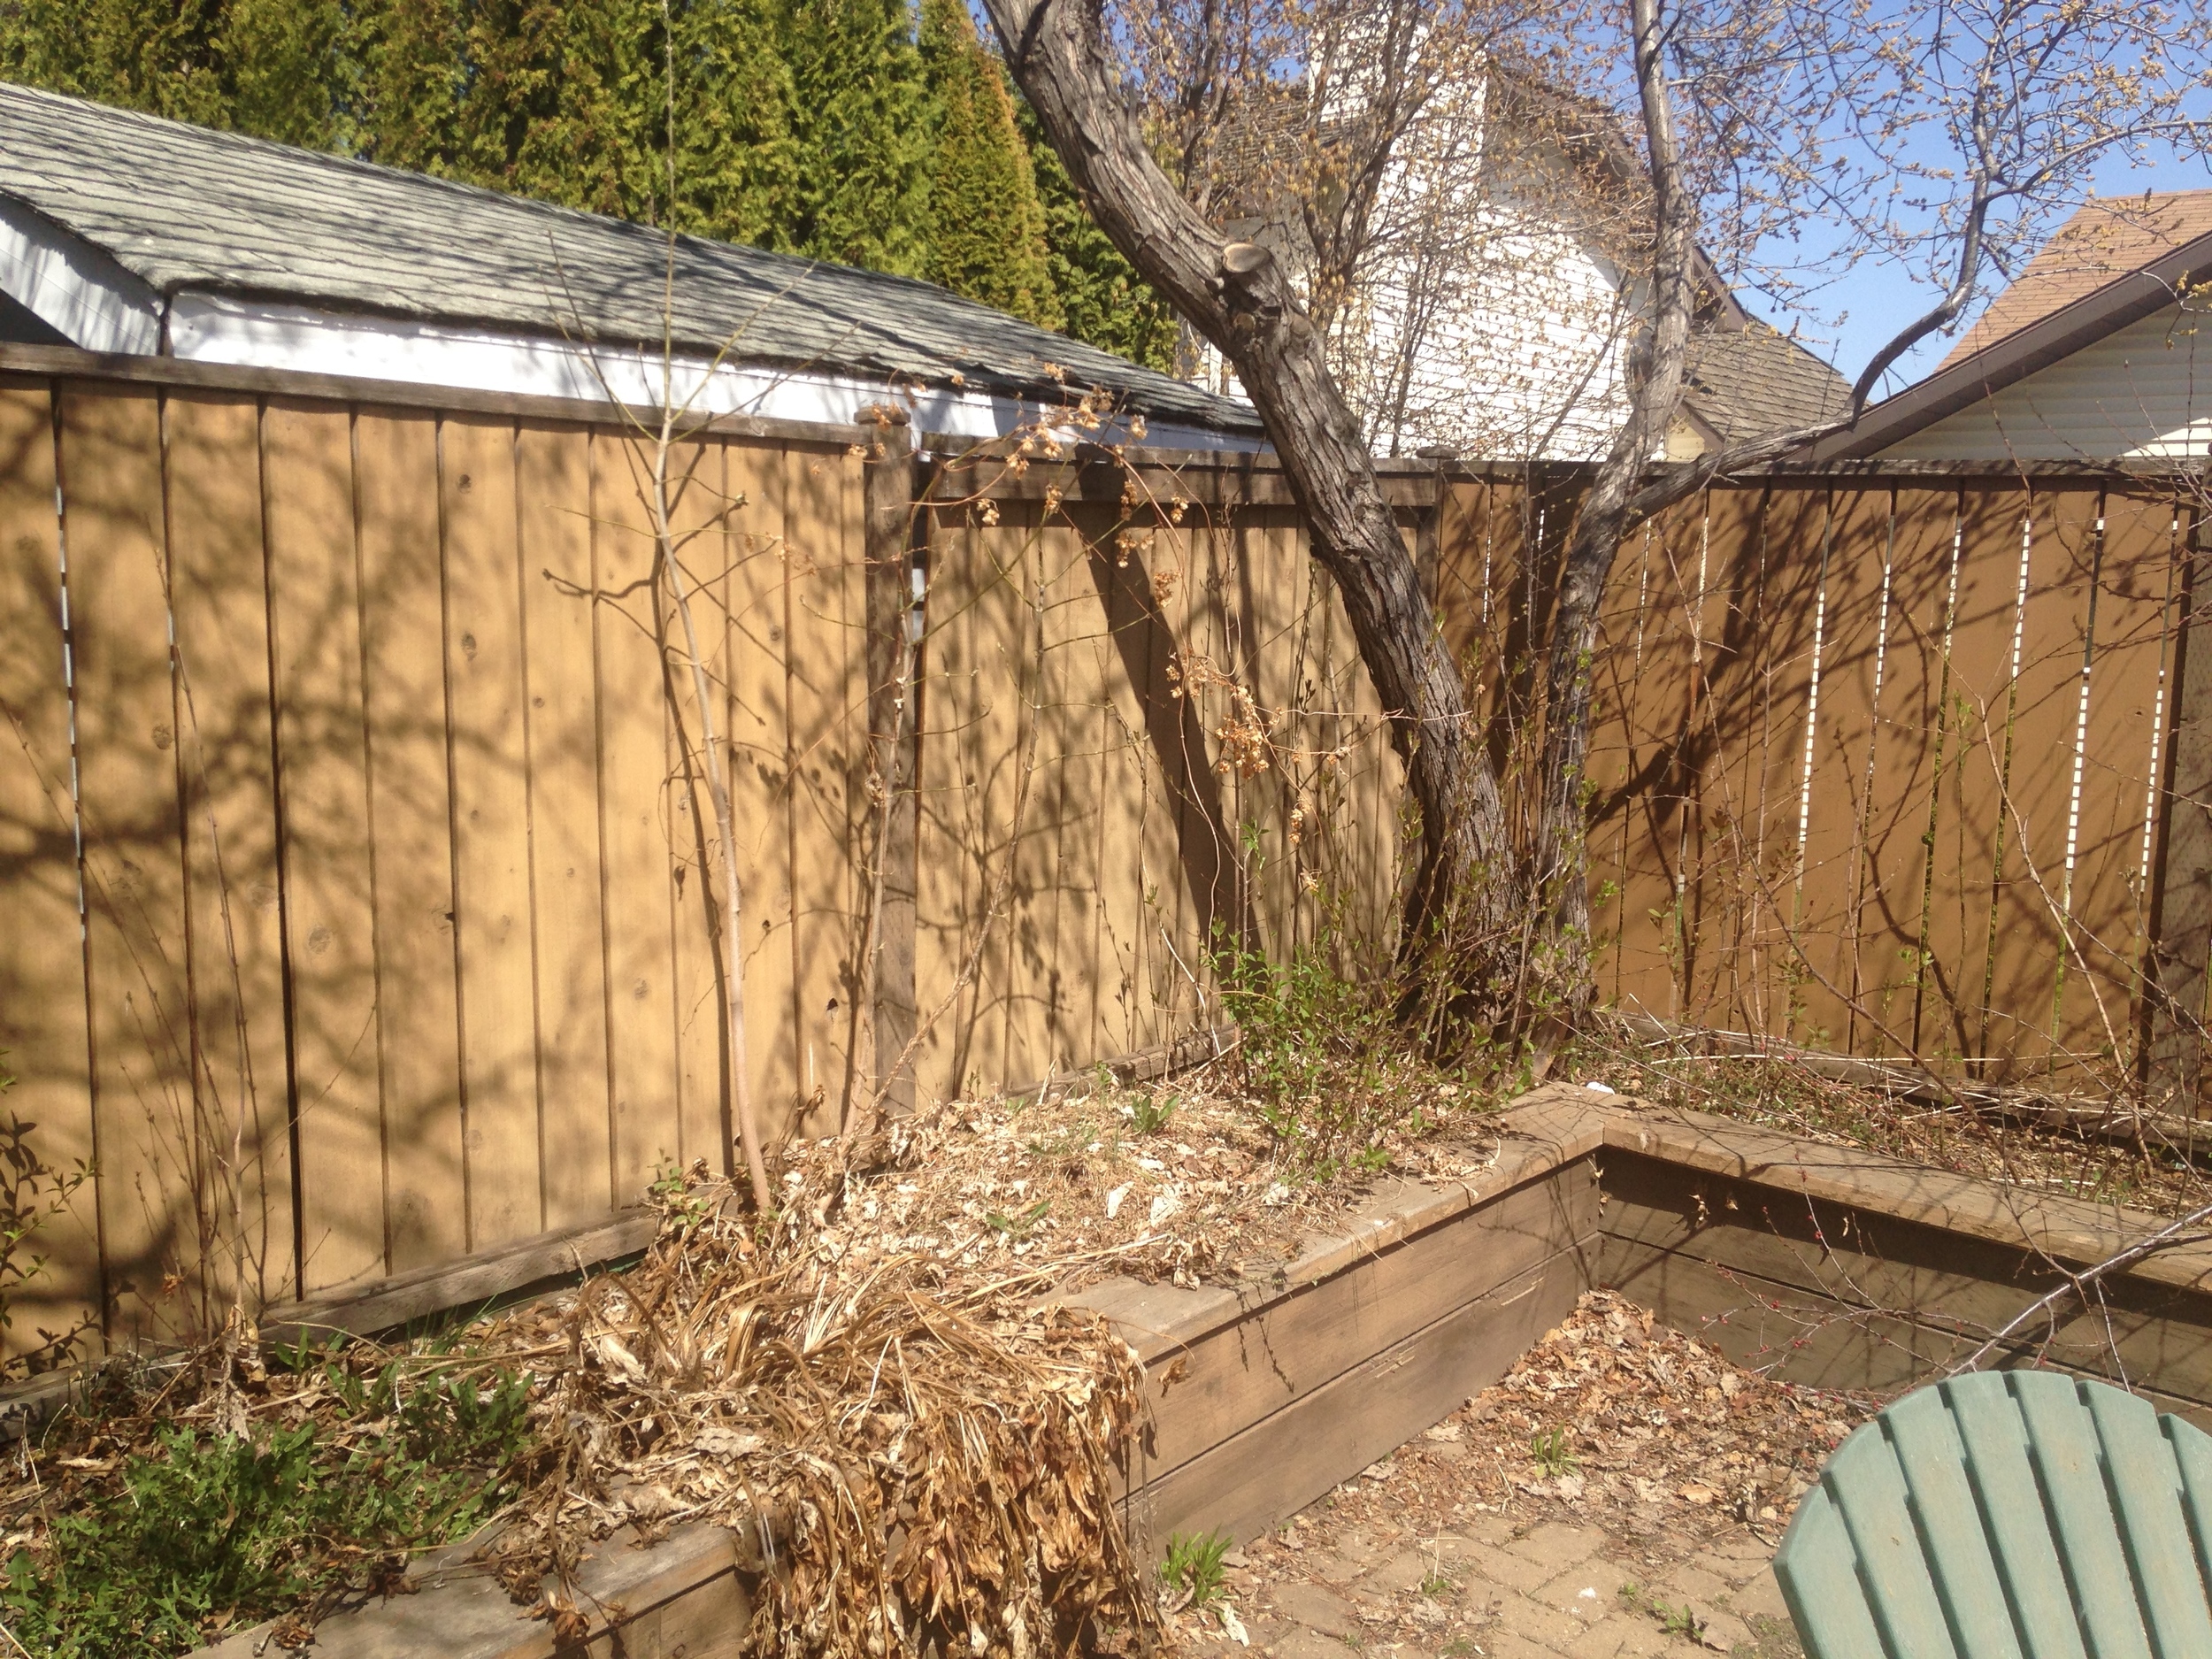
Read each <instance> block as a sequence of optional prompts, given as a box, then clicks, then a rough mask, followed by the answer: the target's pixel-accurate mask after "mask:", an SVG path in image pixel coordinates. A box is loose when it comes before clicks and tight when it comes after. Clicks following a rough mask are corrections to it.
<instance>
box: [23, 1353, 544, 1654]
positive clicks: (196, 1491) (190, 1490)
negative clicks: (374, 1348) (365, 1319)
mask: <svg viewBox="0 0 2212 1659" xmlns="http://www.w3.org/2000/svg"><path fill="white" fill-rule="evenodd" d="M325 1366H326V1382H327V1383H328V1384H329V1386H331V1388H332V1390H333V1392H334V1393H335V1394H337V1395H338V1397H339V1399H340V1401H341V1402H342V1403H343V1404H344V1405H345V1406H346V1408H347V1409H348V1411H349V1415H352V1416H353V1417H355V1418H356V1419H357V1420H358V1421H361V1422H364V1423H366V1424H371V1425H375V1432H373V1433H370V1434H366V1435H356V1436H353V1437H350V1438H347V1439H345V1440H342V1441H341V1440H338V1439H336V1438H333V1437H330V1436H328V1435H327V1434H326V1431H324V1430H323V1429H321V1428H319V1426H318V1425H316V1424H315V1423H313V1422H309V1423H303V1424H301V1425H298V1426H296V1427H294V1428H280V1429H276V1430H273V1431H272V1432H268V1433H267V1434H265V1436H262V1437H260V1438H257V1439H255V1440H245V1439H240V1438H236V1437H234V1436H229V1435H208V1434H202V1433H199V1432H195V1431H193V1430H190V1429H169V1430H166V1431H164V1432H161V1433H160V1434H159V1435H157V1438H156V1440H155V1443H154V1444H153V1446H152V1447H151V1448H149V1449H147V1450H144V1451H141V1452H138V1453H134V1454H133V1455H131V1456H130V1457H129V1458H128V1460H127V1463H125V1465H124V1468H123V1470H122V1471H121V1475H120V1479H119V1483H118V1484H117V1486H114V1487H112V1488H110V1489H109V1490H107V1491H105V1492H104V1493H101V1494H97V1495H96V1496H94V1497H92V1498H91V1499H90V1500H89V1501H88V1502H84V1503H82V1504H81V1505H79V1506H77V1507H76V1508H75V1509H73V1510H72V1511H71V1512H69V1513H66V1514H64V1515H61V1516H58V1517H56V1519H55V1521H54V1524H53V1528H52V1532H51V1534H50V1540H49V1542H48V1547H47V1548H45V1549H43V1550H42V1551H41V1552H40V1553H39V1554H38V1555H32V1554H31V1552H29V1551H27V1550H19V1551H18V1552H17V1553H16V1554H15V1555H13V1557H12V1559H11V1560H10V1561H9V1562H8V1563H7V1567H6V1571H5V1575H4V1578H0V1610H4V1621H5V1623H6V1624H7V1626H8V1628H9V1630H10V1631H11V1632H12V1634H13V1635H14V1637H15V1638H16V1640H18V1641H19V1643H21V1644H22V1646H23V1647H24V1648H25V1649H27V1651H28V1652H30V1653H33V1654H37V1655H51V1659H111V1656H113V1659H120V1656H121V1655H170V1654H181V1653H185V1652H188V1651H189V1650H190V1649H192V1648H195V1647H200V1646H201V1645H202V1644H203V1643H204V1641H205V1640H208V1639H209V1638H211V1637H212V1636H214V1635H217V1634H219V1632H222V1631H224V1630H227V1629H232V1628H242V1627H243V1626H246V1625H250V1624H255V1623H257V1622H258V1621H259V1620H261V1619H264V1618H267V1617H272V1616H273V1615H278V1614H284V1613H293V1612H303V1611H304V1612H309V1613H312V1612H315V1611H319V1610H321V1609H324V1608H326V1607H327V1606H329V1605H331V1604H333V1603H334V1602H335V1601H338V1600H340V1599H342V1597H343V1596H344V1595H345V1594H346V1593H347V1592H349V1591H360V1590H365V1589H368V1588H370V1587H373V1586H374V1585H375V1584H377V1583H378V1582H380V1581H382V1580H386V1579H388V1578H393V1577H396V1575H397V1573H398V1572H399V1571H401V1569H402V1568H403V1564H404V1563H405V1560H406V1557H407V1555H408V1554H409V1553H410V1552H411V1551H412V1550H414V1549H417V1548H421V1547H423V1546H426V1545H433V1544H439V1543H444V1542H447V1541H449V1540H453V1539H456V1538H459V1537H462V1536H465V1534H467V1533H468V1532H472V1531H473V1530H474V1529H475V1528H476V1527H477V1526H478V1525H480V1524H481V1523H482V1522H483V1521H484V1520H485V1519H486V1518H487V1517H488V1516H489V1515H490V1514H491V1513H492V1512H493V1511H494V1510H495V1509H497V1508H498V1507H499V1506H500V1504H502V1503H503V1502H505V1501H506V1499H507V1497H508V1496H509V1494H510V1493H511V1486H512V1480H513V1476H514V1473H515V1467H516V1465H517V1463H518V1462H519V1460H520V1458H521V1455H522V1454H523V1450H524V1447H525V1431H526V1418H527V1413H528V1404H529V1386H528V1384H527V1383H526V1381H525V1380H524V1379H520V1378H517V1377H502V1378H499V1379H495V1381H493V1382H492V1383H491V1384H490V1385H489V1386H480V1385H479V1384H478V1382H477V1381H476V1380H475V1379H472V1378H470V1377H466V1376H460V1375H448V1376H445V1377H442V1378H434V1379H429V1380H415V1379H410V1378H409V1377H408V1376H407V1375H406V1374H405V1373H404V1371H403V1368H402V1366H401V1365H399V1364H397V1363H395V1364H393V1365H390V1366H388V1367H386V1368H385V1369H384V1371H381V1372H380V1373H378V1374H376V1375H373V1376H369V1377H362V1376H358V1375H356V1374H355V1373H353V1372H351V1371H348V1370H347V1369H345V1368H344V1367H342V1366H341V1365H339V1364H338V1363H336V1362H335V1360H334V1359H327V1360H326V1361H325Z"/></svg>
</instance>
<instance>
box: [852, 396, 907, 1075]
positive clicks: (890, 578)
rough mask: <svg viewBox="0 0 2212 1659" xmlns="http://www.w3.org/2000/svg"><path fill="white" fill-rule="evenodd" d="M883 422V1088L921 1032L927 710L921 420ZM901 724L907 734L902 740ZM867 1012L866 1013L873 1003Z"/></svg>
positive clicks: (879, 415)
mask: <svg viewBox="0 0 2212 1659" xmlns="http://www.w3.org/2000/svg"><path fill="white" fill-rule="evenodd" d="M862 418H863V419H864V420H868V421H871V422H872V424H873V425H874V426H875V433H874V434H873V436H874V441H873V442H871V443H870V445H869V446H868V458H867V460H866V462H865V463H864V467H863V471H864V474H865V477H866V491H867V505H866V512H867V518H866V526H865V529H864V538H865V539H864V547H863V555H862V557H864V559H865V561H866V564H867V608H868V687H869V691H868V744H869V749H870V755H871V758H872V762H873V770H874V772H875V775H876V776H878V777H879V778H880V779H882V780H883V787H885V788H887V789H888V790H889V791H890V792H891V815H890V820H889V825H888V833H887V835H886V836H885V837H884V846H883V852H882V857H883V862H884V868H883V916H882V920H881V924H880V926H879V930H878V933H877V939H876V952H877V954H876V967H875V1009H874V1011H873V1013H874V1020H875V1033H874V1036H875V1064H874V1066H873V1068H872V1070H873V1071H874V1075H873V1076H872V1078H870V1079H867V1085H868V1087H870V1089H871V1090H878V1089H881V1088H883V1087H884V1081H885V1079H884V1073H886V1072H887V1071H889V1070H890V1069H891V1068H892V1067H893V1066H895V1065H896V1064H898V1062H899V1056H901V1055H902V1054H904V1053H905V1052H906V1045H907V1043H908V1041H910V1039H911V1038H912V1037H913V1035H914V1025H915V1021H916V1018H917V1015H916V1012H915V1001H914V938H915V889H916V886H917V882H916V871H915V837H916V831H917V827H918V825H917V810H918V805H919V801H918V796H917V795H916V794H915V782H916V780H917V779H918V776H919V775H920V768H919V765H918V762H919V758H920V752H921V751H920V746H919V743H918V738H917V733H918V730H919V727H920V720H919V715H920V710H919V709H918V707H917V706H916V703H915V698H916V695H917V693H918V689H919V687H920V683H921V675H920V664H919V663H918V662H913V663H911V664H910V667H909V672H908V676H907V678H908V682H909V683H908V686H907V688H906V707H905V710H904V711H903V713H902V712H901V710H900V709H899V706H898V703H899V687H898V684H897V680H898V672H899V662H900V657H901V655H902V650H901V647H902V641H901V637H900V636H901V634H902V633H903V632H904V630H905V629H906V628H907V627H908V626H910V618H912V616H913V607H914V588H913V580H914V579H913V571H914V551H913V549H914V543H913V535H914V534H915V531H914V526H916V525H917V524H918V518H917V517H916V512H915V503H917V502H918V500H919V499H920V495H919V493H918V482H919V480H918V473H919V471H920V469H919V467H918V465H917V464H916V460H915V453H914V428H913V426H912V425H911V424H910V422H909V420H908V419H907V413H906V411H905V410H903V409H901V408H899V407H897V406H896V405H893V404H880V403H879V404H875V405H872V406H871V407H870V408H869V409H867V410H864V411H862ZM895 730H898V731H900V733H901V735H900V737H899V741H898V742H897V744H896V746H895V747H894V745H893V742H892V733H893V732H894V731H895ZM863 1017H864V1018H865V1017H866V1014H865V1011H864V1014H863ZM884 1109H885V1110H886V1111H887V1112H889V1113H891V1114H893V1115H894V1116H904V1115H906V1114H908V1113H910V1112H912V1111H913V1110H914V1069H913V1067H912V1066H908V1067H906V1068H905V1069H904V1070H903V1071H901V1073H900V1074H899V1076H898V1078H897V1079H895V1081H894V1082H893V1083H892V1086H891V1087H890V1090H889V1092H888V1093H887V1094H886V1096H885V1098H884Z"/></svg>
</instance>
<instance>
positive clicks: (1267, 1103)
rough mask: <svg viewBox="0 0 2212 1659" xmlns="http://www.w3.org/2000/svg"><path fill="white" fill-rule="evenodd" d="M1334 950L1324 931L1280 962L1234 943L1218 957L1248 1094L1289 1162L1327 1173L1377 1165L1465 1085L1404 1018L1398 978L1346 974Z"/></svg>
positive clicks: (1377, 1167) (1379, 1167)
mask: <svg viewBox="0 0 2212 1659" xmlns="http://www.w3.org/2000/svg"><path fill="white" fill-rule="evenodd" d="M1339 954H1340V953H1339V952H1338V950H1337V949H1336V947H1335V945H1334V943H1333V941H1332V940H1331V939H1330V938H1328V937H1327V936H1324V937H1322V938H1320V939H1317V940H1316V941H1313V942H1311V943H1310V944H1308V945H1305V946H1302V947H1301V948H1300V949H1298V950H1297V952H1295V953H1294V955H1293V956H1291V958H1290V960H1289V961H1287V962H1284V963H1272V962H1270V961H1268V960H1267V958H1266V957H1264V956H1261V955H1259V954H1258V953H1257V952H1255V951H1248V950H1242V949H1237V948H1235V947H1233V946H1231V947H1225V948H1224V949H1221V950H1219V951H1217V953H1216V958H1215V967H1216V972H1217V974H1218V976H1219V978H1220V979H1221V983H1222V986H1223V987H1224V988H1223V990H1222V994H1221V996H1222V1003H1223V1006H1224V1008H1225V1010H1226V1011H1227V1012H1228V1013H1229V1015H1230V1016H1231V1017H1232V1018H1234V1019H1235V1020H1236V1022H1237V1026H1238V1030H1239V1033H1240V1042H1239V1045H1238V1048H1237V1056H1238V1062H1239V1064H1240V1068H1241V1082H1242V1085H1243V1089H1244V1092H1245V1094H1247V1095H1248V1096H1249V1097H1250V1098H1251V1099H1252V1101H1253V1102H1254V1104H1255V1107H1256V1110H1258V1112H1259V1115H1260V1119H1261V1121H1262V1122H1263V1124H1265V1125H1266V1126H1267V1128H1268V1129H1269V1131H1270V1132H1271V1133H1273V1134H1274V1136H1275V1137H1276V1139H1277V1140H1278V1141H1279V1142H1281V1144H1282V1149H1283V1151H1284V1152H1285V1153H1286V1155H1287V1156H1288V1157H1289V1158H1290V1160H1291V1161H1292V1162H1294V1163H1295V1164H1301V1165H1302V1166H1304V1167H1305V1168H1307V1169H1309V1170H1310V1171H1312V1172H1313V1173H1314V1174H1316V1175H1317V1176H1320V1177H1324V1178H1325V1177H1327V1176H1329V1175H1333V1174H1334V1173H1335V1172H1337V1171H1340V1170H1343V1169H1347V1168H1350V1169H1356V1170H1358V1171H1361V1172H1363V1173H1370V1174H1371V1173H1374V1172H1376V1171H1380V1170H1382V1169H1384V1168H1385V1167H1386V1166H1387V1165H1388V1164H1389V1162H1390V1158H1391V1152H1390V1148H1389V1146H1388V1145H1387V1141H1388V1138H1389V1137H1390V1136H1391V1135H1392V1134H1394V1133H1406V1134H1419V1133H1423V1132H1424V1131H1425V1130H1426V1129H1428V1128H1429V1127H1431V1126H1432V1119H1431V1117H1430V1116H1429V1113H1430V1112H1431V1111H1432V1110H1437V1102H1439V1101H1440V1099H1443V1098H1453V1099H1458V1098H1461V1097H1463V1093H1464V1091H1463V1090H1462V1088H1461V1087H1460V1086H1459V1085H1458V1084H1457V1083H1456V1082H1452V1083H1450V1084H1449V1085H1447V1079H1448V1078H1455V1077H1456V1076H1457V1074H1456V1073H1448V1072H1447V1071H1444V1070H1443V1069H1442V1068H1441V1067H1440V1066H1439V1065H1438V1064H1435V1063H1434V1062H1433V1060H1432V1058H1431V1057H1429V1056H1425V1054H1424V1053H1423V1052H1422V1051H1421V1048H1420V1043H1419V1040H1418V1038H1417V1035H1416V1034H1414V1033H1409V1032H1408V1031H1407V1029H1406V1028H1405V1027H1404V1026H1403V1025H1401V1024H1400V1022H1399V1020H1398V1018H1397V1010H1396V1007H1395V1003H1396V1000H1397V990H1396V987H1395V986H1394V983H1393V982H1392V981H1391V980H1389V979H1387V978H1378V979H1355V978H1353V977H1352V976H1350V975H1349V974H1348V973H1345V972H1342V971H1341V970H1340V967H1339V965H1338V956H1339Z"/></svg>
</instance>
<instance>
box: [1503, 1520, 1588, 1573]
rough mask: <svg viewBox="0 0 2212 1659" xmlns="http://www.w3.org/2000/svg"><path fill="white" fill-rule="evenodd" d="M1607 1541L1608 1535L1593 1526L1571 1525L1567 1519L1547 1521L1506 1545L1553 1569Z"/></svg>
mask: <svg viewBox="0 0 2212 1659" xmlns="http://www.w3.org/2000/svg"><path fill="white" fill-rule="evenodd" d="M1604 1543H1605V1534H1604V1533H1602V1532H1599V1531H1598V1530H1597V1528H1596V1527H1594V1526H1570V1525H1567V1524H1566V1523H1565V1522H1564V1521H1547V1522H1545V1523H1544V1524H1543V1525H1541V1526H1539V1527H1537V1528H1535V1529H1534V1530H1533V1531H1532V1532H1529V1533H1528V1535H1527V1536H1526V1537H1524V1538H1517V1539H1515V1540H1513V1542H1511V1543H1510V1544H1508V1545H1507V1546H1506V1548H1508V1549H1510V1550H1512V1551H1514V1552H1515V1553H1516V1554H1517V1555H1526V1556H1527V1557H1528V1558H1529V1559H1530V1560H1531V1561H1540V1562H1542V1563H1544V1564H1545V1565H1546V1567H1547V1568H1548V1570H1549V1571H1552V1572H1557V1571H1559V1570H1560V1569H1561V1568H1562V1567H1566V1566H1570V1565H1571V1564H1572V1563H1575V1562H1578V1561H1580V1560H1581V1559H1582V1558H1583V1557H1584V1556H1585V1555H1591V1554H1594V1552H1595V1551H1597V1550H1598V1549H1600V1548H1602V1547H1603V1545H1604Z"/></svg>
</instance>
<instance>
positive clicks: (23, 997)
mask: <svg viewBox="0 0 2212 1659" xmlns="http://www.w3.org/2000/svg"><path fill="white" fill-rule="evenodd" d="M54 458H55V457H54V423H53V408H52V403H51V401H50V396H49V394H48V392H47V389H46V388H44V387H42V386H8V387H5V388H0V876H4V879H5V882H6V888H7V895H8V896H7V910H8V915H9V918H10V919H9V923H8V926H5V927H4V928H0V1048H4V1049H5V1050H6V1051H7V1057H6V1059H5V1060H4V1061H0V1066H4V1067H5V1068H6V1070H7V1071H8V1072H9V1073H10V1074H11V1075H12V1076H13V1077H14V1079H15V1084H14V1087H12V1089H11V1090H10V1091H9V1093H8V1095H7V1097H6V1104H7V1108H8V1109H9V1110H13V1111H14V1112H15V1113H16V1114H17V1115H18V1116H19V1118H22V1119H23V1120H24V1121H25V1122H27V1123H35V1124H36V1125H38V1126H39V1135H38V1142H37V1145H38V1150H39V1153H40V1156H42V1157H43V1158H44V1159H45V1161H46V1163H47V1164H49V1166H50V1167H51V1168H52V1169H54V1170H56V1171H61V1172H67V1171H73V1170H74V1169H76V1168H77V1167H78V1166H79V1165H80V1164H89V1163H91V1161H92V1155H93V1122H92V1110H93V1108H92V1054H91V1048H90V1038H89V1033H88V1032H87V1030H86V1026H85V951H84V944H83V930H82V923H81V920H80V918H79V912H78V874H77V845H76V817H77V811H76V803H75V802H74V801H73V800H72V799H71V798H70V787H69V672H68V665H67V663H66V661H65V655H64V641H63V634H62V614H63V612H62V603H63V602H62V591H61V521H60V518H58V515H57V513H56V511H55V495H54ZM278 1058H279V1064H278V1071H277V1072H276V1074H275V1075H274V1077H273V1079H271V1080H272V1083H273V1086H274V1087H276V1088H277V1091H278V1093H277V1097H276V1099H277V1106H278V1111H277V1121H278V1125H279V1127H280V1128H281V1125H282V1123H283V1111H282V1102H283V1094H282V1081H283V1072H282V1056H281V1054H280V1055H279V1057H278ZM97 1211H98V1194H97V1193H96V1191H95V1190H94V1189H93V1188H91V1187H84V1188H81V1189H80V1191H79V1192H78V1194H77V1197H76V1200H75V1202H73V1204H72V1205H71V1206H70V1209H69V1211H68V1213H67V1214H65V1215H64V1216H61V1217H57V1218H56V1219H55V1220H54V1221H52V1222H50V1223H49V1224H48V1226H47V1228H46V1230H45V1231H44V1232H43V1233H42V1234H41V1236H40V1248H41V1249H42V1251H43V1253H44V1254H45V1256H46V1257H47V1262H48V1277H47V1279H45V1280H44V1282H43V1283H39V1284H34V1285H32V1286H28V1287H27V1289H26V1290H25V1291H24V1292H23V1293H21V1294H19V1296H17V1297H16V1298H14V1299H13V1307H14V1310H15V1315H16V1319H15V1325H14V1328H13V1329H12V1331H10V1332H9V1333H8V1335H7V1341H8V1345H9V1349H10V1351H11V1352H14V1351H17V1350H19V1349H20V1348H22V1347H23V1346H25V1345H27V1344H29V1343H35V1342H38V1341H40V1340H42V1338H41V1336H40V1334H39V1333H40V1332H41V1331H42V1330H43V1331H51V1332H53V1333H56V1334H57V1335H60V1334H65V1333H69V1332H72V1331H74V1330H76V1329H78V1328H79V1327H80V1326H81V1325H83V1324H84V1323H85V1322H86V1321H90V1323H91V1326H92V1333H93V1336H94V1339H95V1340H97V1337H98V1326H99V1317H100V1236H99V1217H98V1213H97Z"/></svg>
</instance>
